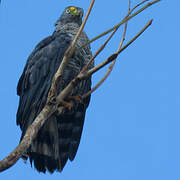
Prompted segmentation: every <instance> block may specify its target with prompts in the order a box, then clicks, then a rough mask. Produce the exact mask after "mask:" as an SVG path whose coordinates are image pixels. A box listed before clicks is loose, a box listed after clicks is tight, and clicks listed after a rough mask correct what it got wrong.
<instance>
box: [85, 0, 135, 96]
mask: <svg viewBox="0 0 180 180" xmlns="http://www.w3.org/2000/svg"><path fill="white" fill-rule="evenodd" d="M136 7H137V6H135V8H136ZM135 8H133V9H135ZM130 9H131V0H129V8H128V14H127V15H126V17H128V16H129V15H130V13H131V12H132V11H131V10H130ZM116 30H117V29H116ZM126 31H127V22H126V23H125V26H124V32H123V36H122V40H121V42H120V44H119V47H118V50H117V52H118V51H119V49H121V47H122V45H123V42H124V40H125V36H126ZM113 32H114V31H113ZM116 60H117V58H115V59H114V61H113V62H112V64H111V65H110V66H109V68H108V71H107V72H106V74H105V75H104V77H103V78H102V79H101V80H100V81H99V82H98V83H97V84H96V85H95V86H94V87H93V88H92V89H91V90H90V91H89V92H87V93H86V94H84V95H83V96H82V98H86V97H87V96H89V95H90V94H91V93H93V92H94V91H95V90H96V89H98V88H99V87H100V86H101V85H102V84H103V83H104V81H105V80H106V79H107V78H108V76H109V75H110V73H111V72H112V70H113V67H114V65H115V63H116Z"/></svg>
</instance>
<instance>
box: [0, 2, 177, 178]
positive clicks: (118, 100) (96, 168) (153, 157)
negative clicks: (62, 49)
mask: <svg viewBox="0 0 180 180" xmlns="http://www.w3.org/2000/svg"><path fill="white" fill-rule="evenodd" d="M137 2H139V1H137V0H132V3H133V4H135V3H137ZM89 3H90V1H83V0H76V1H75V0H74V1H73V0H72V1H70V0H66V1H62V0H61V1H58V0H53V1H52V0H51V1H50V0H46V1H44V0H31V1H25V0H13V1H12V0H4V1H2V4H1V6H0V82H1V85H0V98H1V103H0V110H1V121H0V141H1V146H0V158H1V159H2V158H3V157H5V156H6V155H8V154H9V152H11V151H12V150H13V149H14V148H15V146H16V145H17V144H18V142H19V138H20V133H21V132H20V129H19V127H17V126H16V123H15V121H16V119H15V117H16V111H17V106H18V97H17V95H16V85H17V81H18V79H19V77H20V75H21V73H22V71H23V68H24V65H25V62H26V59H27V57H28V55H29V54H30V53H31V52H32V50H33V48H34V47H35V45H36V44H37V43H38V42H39V41H40V40H42V39H43V38H44V37H46V36H48V35H50V34H51V33H52V32H53V30H54V22H55V21H56V20H57V18H58V17H59V16H60V14H61V12H62V11H63V9H64V8H65V7H66V6H69V5H76V6H79V7H82V8H84V10H85V11H87V9H88V5H89ZM179 6H180V2H179V1H176V4H175V3H173V2H171V1H161V2H160V3H158V4H157V5H155V6H153V7H150V8H149V9H147V10H146V11H145V12H143V13H142V14H141V15H139V16H137V17H136V18H134V19H133V20H131V21H130V22H129V26H128V31H127V38H126V40H128V39H130V38H131V37H132V36H133V35H135V34H136V33H137V32H138V31H139V29H141V27H143V26H144V24H145V23H146V22H147V21H148V20H149V19H151V18H153V19H154V21H153V24H152V26H151V27H150V28H149V29H148V30H147V31H146V32H145V33H144V34H143V35H142V36H141V37H140V38H139V39H138V40H137V41H136V42H135V43H133V44H132V45H131V46H130V47H128V49H126V51H124V52H123V53H122V54H121V55H120V56H119V58H118V62H117V64H116V67H115V68H114V70H113V73H112V74H111V76H110V77H109V78H108V80H107V81H106V82H105V83H104V84H103V86H102V87H101V88H100V89H98V90H97V91H96V92H95V93H94V94H93V95H92V99H91V103H90V106H89V108H88V111H87V115H86V122H85V126H84V130H83V136H82V139H81V144H80V147H79V150H78V153H77V156H76V158H75V160H74V161H73V162H72V163H71V162H68V163H67V165H66V166H65V168H64V170H63V172H62V173H54V174H53V175H50V174H48V173H47V174H46V175H44V174H39V173H38V172H36V171H35V170H34V169H33V168H31V167H30V165H29V163H27V164H24V163H23V161H22V160H19V161H18V162H17V163H16V164H15V165H14V166H13V167H12V168H10V169H8V170H7V171H5V172H3V173H1V174H0V179H3V180H11V179H24V178H26V180H30V179H33V178H34V179H39V180H41V179H43V180H46V179H49V178H53V179H54V180H56V179H61V180H72V179H79V180H81V179H83V180H84V179H86V180H92V179H103V180H109V179H117V180H118V179H123V180H152V179H153V180H159V179H163V180H169V179H173V180H179V179H180V173H179V171H180V153H179V152H180V145H179V137H180V131H179V126H180V121H179V120H180V111H179V110H180V83H179V79H180V71H179V67H180V61H179V41H180V36H179V32H180V24H179V20H178V12H179ZM127 8H128V1H127V0H121V1H117V0H111V1H107V2H103V4H102V1H96V3H95V5H94V8H93V11H92V14H91V16H90V18H89V21H88V24H87V26H86V28H85V31H86V32H87V34H88V35H89V37H90V38H92V37H94V36H96V35H98V34H99V33H100V32H102V31H103V30H105V29H108V28H110V27H111V26H112V25H115V24H117V23H118V22H119V21H120V20H121V19H122V17H123V16H124V15H125V14H126V11H127ZM121 32H122V31H119V32H118V33H117V35H116V36H115V37H114V38H113V40H112V41H111V44H109V45H108V47H107V48H106V49H105V50H104V51H103V54H102V55H100V56H99V57H98V58H97V60H96V63H98V62H100V61H101V60H103V59H105V57H107V56H109V55H110V54H112V53H113V52H114V51H115V50H116V49H117V46H118V43H119V40H120V37H121V36H120V35H121ZM103 40H104V38H103V39H101V40H98V41H97V42H95V43H93V44H92V50H93V52H95V50H96V49H97V48H98V47H99V45H100V44H101V43H102V42H103ZM104 72H105V70H102V71H101V72H99V73H97V74H96V75H95V76H94V77H93V82H94V84H95V83H96V82H97V81H98V79H100V77H102V76H103V74H104Z"/></svg>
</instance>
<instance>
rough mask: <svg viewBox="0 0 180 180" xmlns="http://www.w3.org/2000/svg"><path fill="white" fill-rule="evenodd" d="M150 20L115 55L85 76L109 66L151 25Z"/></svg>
mask: <svg viewBox="0 0 180 180" xmlns="http://www.w3.org/2000/svg"><path fill="white" fill-rule="evenodd" d="M152 21H153V20H152V19H151V20H150V21H148V23H147V24H146V25H145V26H144V28H143V29H142V30H141V31H140V32H139V33H138V34H137V35H136V36H134V38H132V39H131V40H130V41H129V42H128V43H127V44H126V45H125V46H123V47H122V48H121V49H120V50H119V51H118V52H117V53H114V54H112V55H111V56H110V57H109V58H107V59H106V60H105V61H103V62H102V63H100V64H99V65H97V66H96V67H94V68H92V69H90V70H89V71H88V72H87V74H86V76H89V75H92V74H94V73H95V72H97V71H98V70H99V69H101V68H103V67H104V66H106V64H109V63H110V62H112V61H113V60H114V59H115V58H117V56H118V55H119V54H120V53H121V52H122V51H124V50H125V49H126V48H127V47H128V46H129V45H130V44H131V43H133V42H134V41H135V40H136V39H137V38H138V37H139V36H140V35H141V34H142V33H143V32H144V31H145V30H146V29H147V28H148V27H149V26H150V25H151V24H152Z"/></svg>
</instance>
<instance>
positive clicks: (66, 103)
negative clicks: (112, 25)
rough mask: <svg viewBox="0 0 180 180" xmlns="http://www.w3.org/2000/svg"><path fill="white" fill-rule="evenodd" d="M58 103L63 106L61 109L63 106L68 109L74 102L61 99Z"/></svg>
mask: <svg viewBox="0 0 180 180" xmlns="http://www.w3.org/2000/svg"><path fill="white" fill-rule="evenodd" d="M60 105H62V106H63V107H64V110H63V111H65V108H67V109H68V110H69V111H70V110H71V109H72V108H73V106H74V103H73V102H66V101H61V103H60Z"/></svg>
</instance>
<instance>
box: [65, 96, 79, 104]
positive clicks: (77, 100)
mask: <svg viewBox="0 0 180 180" xmlns="http://www.w3.org/2000/svg"><path fill="white" fill-rule="evenodd" d="M68 99H70V100H73V101H74V102H75V103H80V104H82V96H81V95H80V94H77V95H75V96H68Z"/></svg>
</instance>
